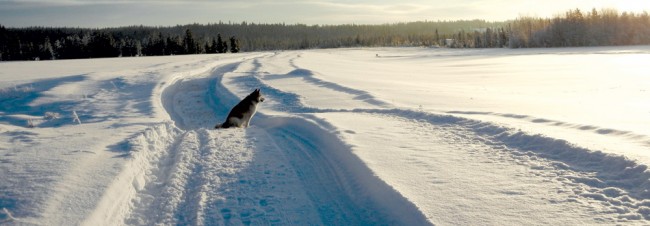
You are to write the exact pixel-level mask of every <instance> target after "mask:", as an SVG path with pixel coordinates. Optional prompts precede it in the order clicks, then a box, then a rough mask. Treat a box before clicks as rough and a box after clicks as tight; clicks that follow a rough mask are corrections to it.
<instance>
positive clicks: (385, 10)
mask: <svg viewBox="0 0 650 226" xmlns="http://www.w3.org/2000/svg"><path fill="white" fill-rule="evenodd" d="M575 8H579V9H581V10H585V11H586V10H591V9H592V8H596V9H601V8H616V9H618V10H619V11H630V12H639V13H640V12H643V11H647V12H650V0H545V1H542V0H536V1H532V0H454V1H449V0H391V1H387V0H347V1H346V0H186V1H181V0H158V1H153V0H0V24H2V25H4V26H6V27H25V26H67V27H91V28H95V27H115V26H128V25H151V26H158V25H163V26H169V25H177V24H189V23H201V24H206V23H215V22H219V21H223V22H228V21H232V22H237V23H239V22H242V21H247V22H255V23H282V22H285V23H287V24H295V23H303V24H309V25H312V24H351V23H355V24H383V23H394V22H409V21H424V20H429V21H436V20H459V19H485V20H488V21H503V20H508V19H515V18H517V17H518V16H521V15H526V16H539V17H552V16H553V15H556V14H558V13H564V12H566V11H567V10H568V9H575Z"/></svg>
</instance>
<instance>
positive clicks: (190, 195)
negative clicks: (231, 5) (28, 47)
mask: <svg viewBox="0 0 650 226" xmlns="http://www.w3.org/2000/svg"><path fill="white" fill-rule="evenodd" d="M648 62H650V47H648V46H641V47H638V46H635V47H599V48H566V49H525V50H510V49H486V50H457V49H424V48H373V49H333V50H309V51H287V52H257V53H240V54H226V55H190V56H168V57H140V58H114V59H91V60H61V61H42V62H3V63H0V81H1V83H0V224H8V225H12V224H18V225H23V224H36V225H73V224H86V225H154V224H163V225H171V224H179V225H186V224H190V225H369V224H388V225H427V224H436V225H506V224H511V225H577V224H608V225H609V224H650V171H648V170H647V168H648V167H647V166H648V165H650V127H649V126H650V77H649V75H648V71H650V64H648ZM256 88H261V90H262V93H263V94H265V96H266V101H265V102H264V103H262V104H261V105H260V106H259V108H258V109H259V111H258V114H257V115H256V116H255V117H254V118H253V120H252V122H251V127H249V128H248V129H225V130H214V129H212V128H213V127H214V125H215V124H217V123H219V122H221V121H223V119H224V117H225V116H226V115H227V113H228V111H229V110H230V108H231V107H232V106H233V105H235V104H236V103H237V102H238V101H239V100H240V99H241V98H243V97H244V96H246V95H248V94H249V93H250V92H252V91H253V90H254V89H256Z"/></svg>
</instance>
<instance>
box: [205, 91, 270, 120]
mask: <svg viewBox="0 0 650 226" xmlns="http://www.w3.org/2000/svg"><path fill="white" fill-rule="evenodd" d="M261 102H264V96H262V93H261V92H260V89H256V90H255V91H253V92H252V93H251V94H249V95H248V96H246V98H244V99H243V100H241V101H240V102H239V103H238V104H237V105H235V107H233V108H232V110H230V113H229V114H228V117H226V121H225V122H224V123H221V124H217V125H216V126H215V127H214V128H215V129H219V128H230V127H240V128H246V127H248V124H250V122H251V118H253V115H255V112H256V111H257V105H258V104H259V103H261Z"/></svg>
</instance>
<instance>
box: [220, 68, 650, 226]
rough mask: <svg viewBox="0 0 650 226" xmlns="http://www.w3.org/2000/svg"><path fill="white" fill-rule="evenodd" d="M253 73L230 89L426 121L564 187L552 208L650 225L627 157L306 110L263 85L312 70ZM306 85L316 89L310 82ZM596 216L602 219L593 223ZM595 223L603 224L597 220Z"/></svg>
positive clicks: (481, 128) (396, 112)
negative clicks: (570, 207) (568, 206)
mask: <svg viewBox="0 0 650 226" xmlns="http://www.w3.org/2000/svg"><path fill="white" fill-rule="evenodd" d="M290 61H293V59H292V60H290ZM264 63H265V62H263V61H256V62H255V64H254V68H259V67H261V65H264ZM290 64H293V62H290ZM294 68H295V64H294ZM252 71H253V72H245V73H244V72H239V73H240V74H237V75H233V77H234V80H233V81H234V82H232V84H240V86H242V88H241V90H247V89H252V88H256V87H263V90H268V91H269V92H267V95H269V96H270V97H269V99H276V100H280V101H279V103H277V104H276V105H277V106H274V107H273V108H274V109H276V110H278V111H280V112H286V111H289V112H290V113H299V115H300V116H301V117H307V118H310V117H312V116H310V115H312V114H315V113H340V112H347V113H353V114H361V113H363V114H365V113H370V114H381V115H388V116H390V117H399V118H404V119H406V120H418V121H422V122H424V123H428V124H431V125H434V126H436V127H439V128H440V129H444V130H447V131H448V132H449V133H452V134H455V135H454V136H453V139H458V141H459V142H467V143H475V144H480V145H482V146H486V147H488V148H486V149H484V150H483V151H484V152H488V153H493V154H496V156H499V157H498V159H495V161H497V160H498V161H500V162H503V161H505V160H503V159H504V158H505V159H509V161H506V162H503V163H504V164H510V165H512V164H515V165H524V166H526V167H528V168H529V169H530V170H531V171H532V173H531V175H532V176H535V177H541V178H547V179H548V180H553V181H556V182H558V183H560V184H561V185H560V188H557V189H558V190H557V192H560V193H569V194H570V195H569V196H566V197H568V198H566V197H565V199H557V200H549V203H550V204H557V203H566V202H577V203H579V205H582V206H583V207H585V208H592V209H594V210H597V211H596V212H598V211H600V212H598V214H599V215H600V214H603V215H605V216H607V217H609V219H600V220H605V221H611V222H627V221H636V220H650V208H649V207H650V204H648V203H650V196H648V191H650V183H648V181H650V172H648V171H647V166H646V165H643V164H639V163H637V162H635V161H632V160H629V159H627V158H625V157H624V156H619V155H614V154H606V153H602V152H600V151H595V150H589V149H585V148H581V147H576V146H574V145H572V144H570V143H568V142H567V141H564V140H560V139H555V138H551V137H545V136H543V135H531V134H526V133H523V132H521V131H516V130H514V129H510V128H505V127H502V126H498V125H495V124H491V123H489V122H482V121H476V120H470V119H466V118H460V117H454V116H449V115H440V114H432V113H425V112H419V111H412V110H404V109H395V108H385V107H380V106H378V107H379V108H377V109H374V108H373V109H329V108H317V107H307V106H305V105H304V104H303V103H302V102H301V101H300V98H301V96H300V95H298V94H296V93H292V92H286V91H283V90H281V89H278V88H276V87H273V86H271V85H269V83H267V82H265V80H272V79H283V78H289V77H295V76H301V75H305V74H309V73H310V71H308V70H302V69H296V70H294V71H292V72H289V73H287V74H284V75H282V74H279V75H274V74H268V73H262V75H260V74H259V73H256V72H255V71H256V70H252ZM292 73H293V75H292ZM273 76H275V77H273ZM306 83H311V84H314V83H313V82H309V81H306ZM332 90H334V91H341V90H336V89H332ZM278 106H280V107H278ZM281 106H289V108H288V109H283V108H282V107H281ZM265 120H268V119H265ZM333 129H335V128H333ZM549 189H550V190H553V189H556V188H549ZM513 194H514V193H513ZM598 217H600V216H595V217H594V218H598ZM595 220H597V221H599V219H595Z"/></svg>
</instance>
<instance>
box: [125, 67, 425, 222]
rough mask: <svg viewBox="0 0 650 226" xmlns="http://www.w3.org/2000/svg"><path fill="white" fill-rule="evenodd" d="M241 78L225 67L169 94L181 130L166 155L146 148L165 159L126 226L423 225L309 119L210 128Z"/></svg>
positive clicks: (154, 164) (157, 162)
mask: <svg viewBox="0 0 650 226" xmlns="http://www.w3.org/2000/svg"><path fill="white" fill-rule="evenodd" d="M236 69H240V64H239V63H233V64H227V65H224V66H220V67H218V68H215V69H214V70H213V71H212V72H210V73H206V74H201V75H199V76H194V77H184V78H182V79H179V80H177V81H176V82H175V83H174V84H172V85H170V86H169V87H167V88H166V89H165V91H164V92H163V94H162V97H163V100H162V102H163V105H164V107H165V109H167V111H168V112H169V114H170V116H171V118H172V119H173V120H174V122H175V124H176V126H177V127H178V129H173V131H175V133H173V134H172V135H171V137H172V138H173V142H168V144H167V145H163V146H164V147H162V148H161V147H160V145H158V142H160V140H157V139H155V138H153V139H152V138H145V140H147V142H144V144H140V145H143V146H150V147H153V148H154V149H155V148H158V149H160V150H156V151H158V152H159V153H158V154H157V155H156V156H153V157H149V158H148V161H149V162H150V163H149V164H151V165H150V166H149V167H150V168H151V171H150V172H148V173H147V174H146V176H145V178H144V181H146V185H144V186H143V187H142V188H141V190H140V191H138V192H137V195H136V197H135V198H134V199H133V204H134V206H133V210H131V214H130V215H129V216H128V217H127V219H126V221H125V222H126V223H127V224H191V225H205V224H207V225H213V224H217V225H230V224H234V225H241V224H244V225H249V224H252V225H260V224H262V225H271V224H285V225H286V224H289V225H314V224H315V225H320V224H324V225H346V224H355V225H362V224H410V225H413V224H425V222H426V221H425V218H424V217H423V215H421V214H420V213H419V211H417V210H416V209H415V207H414V206H413V205H412V204H411V203H409V202H407V201H406V200H405V199H404V198H403V197H402V196H401V195H399V194H398V193H396V192H395V191H394V190H392V189H391V188H390V187H389V186H388V185H386V184H385V183H383V182H382V181H380V180H378V179H377V178H374V177H373V176H372V172H370V171H369V170H368V169H367V168H365V167H364V166H363V164H362V162H360V161H359V159H358V158H357V157H355V156H352V155H350V153H349V148H348V147H346V146H344V144H343V143H341V142H340V141H339V140H338V139H337V138H335V137H333V136H327V135H324V134H326V133H327V132H326V131H321V130H322V129H320V128H318V126H316V125H315V124H313V123H312V122H309V121H307V120H305V119H303V118H295V117H271V116H264V115H262V116H258V117H261V118H264V120H265V121H266V122H264V123H260V125H259V126H253V127H251V128H249V129H246V130H243V129H230V130H209V129H206V128H205V127H208V128H209V126H211V125H213V124H215V123H216V122H217V121H218V120H221V119H217V118H215V116H216V115H225V114H227V112H228V111H229V110H230V109H228V108H227V107H226V106H231V105H232V104H233V103H236V101H237V100H238V98H234V97H233V95H232V94H229V93H228V91H227V89H226V88H225V87H223V86H222V85H221V84H220V81H221V79H222V77H223V76H224V74H226V73H227V72H230V71H235V70H236ZM215 113H216V114H215ZM206 125H209V126H206ZM145 136H146V135H145ZM156 136H158V135H153V136H152V137H156ZM164 138H165V139H169V137H167V136H165V137H164ZM150 151H151V150H150ZM342 163H345V164H342Z"/></svg>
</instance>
